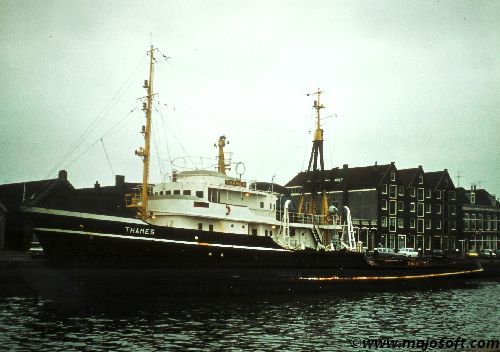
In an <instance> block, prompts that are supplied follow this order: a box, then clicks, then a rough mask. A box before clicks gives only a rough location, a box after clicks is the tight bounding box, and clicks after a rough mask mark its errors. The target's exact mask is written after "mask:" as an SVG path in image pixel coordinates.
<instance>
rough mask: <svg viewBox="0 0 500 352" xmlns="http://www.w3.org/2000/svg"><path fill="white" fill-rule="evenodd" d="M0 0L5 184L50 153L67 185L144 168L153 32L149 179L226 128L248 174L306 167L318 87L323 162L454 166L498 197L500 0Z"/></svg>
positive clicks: (284, 175)
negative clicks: (141, 154) (139, 151)
mask: <svg viewBox="0 0 500 352" xmlns="http://www.w3.org/2000/svg"><path fill="white" fill-rule="evenodd" d="M0 13H1V21H0V63H1V70H0V96H1V102H2V103H1V104H0V116H1V118H0V137H1V138H0V145H1V151H2V153H1V154H0V183H6V182H8V183H10V182H21V181H28V180H37V179H43V178H49V177H54V176H55V175H57V171H58V170H59V169H66V170H67V171H68V173H69V179H70V181H71V182H72V183H73V184H74V185H75V186H77V187H84V186H85V187H88V186H91V185H92V184H93V183H94V182H95V181H96V180H99V182H100V183H101V184H104V185H109V184H113V183H114V174H123V175H125V176H126V180H129V181H140V178H141V172H142V169H141V167H142V166H141V161H140V159H139V158H138V157H137V156H135V155H134V150H135V149H136V148H137V147H139V146H140V145H141V144H142V136H141V135H140V133H139V131H140V126H141V125H142V124H143V121H144V117H143V114H142V112H141V111H140V107H141V101H140V100H138V98H141V97H143V96H144V95H145V92H144V89H143V88H141V86H142V83H143V80H144V79H146V78H147V59H148V58H147V55H146V51H147V50H148V48H149V45H150V43H151V42H152V43H153V44H154V46H155V47H157V48H158V49H159V50H160V52H159V53H157V64H156V74H155V91H156V92H157V93H158V95H157V101H158V102H157V104H156V109H155V110H157V111H158V113H157V111H155V115H156V116H155V120H154V121H155V125H154V126H155V127H154V131H155V132H154V134H155V137H156V138H155V142H154V143H153V154H154V155H153V156H152V176H151V182H153V183H155V182H159V181H161V179H162V177H164V175H165V174H168V173H169V172H170V170H171V160H173V159H175V158H178V157H183V156H186V155H190V156H196V157H214V156H215V154H216V149H215V148H214V146H213V144H214V143H215V142H216V141H217V139H218V137H219V136H220V135H222V134H224V135H226V136H227V138H228V140H229V141H230V144H229V146H228V147H229V148H228V151H231V152H233V153H234V154H233V161H242V162H244V163H245V166H246V171H245V174H244V175H243V178H246V179H249V180H253V179H258V180H260V181H271V179H272V178H273V175H275V182H278V183H281V184H284V183H286V182H287V181H288V180H290V179H291V178H292V177H293V176H294V175H295V174H296V173H297V172H299V171H301V170H303V169H305V168H307V161H308V157H309V153H310V149H311V140H312V138H313V136H312V133H311V130H313V129H314V119H313V117H314V111H313V109H312V103H313V100H312V98H311V97H310V96H309V97H308V96H307V95H306V94H307V93H311V92H313V91H315V90H316V89H317V88H321V89H322V90H323V91H324V94H323V95H322V97H321V98H322V103H323V104H324V105H325V109H323V110H322V114H323V116H324V117H327V118H325V119H324V120H323V126H324V130H325V159H326V160H325V161H326V167H327V168H332V167H335V166H341V165H342V164H344V163H347V164H349V165H350V166H367V165H372V164H374V163H375V161H377V162H378V163H379V164H380V163H388V162H391V161H394V162H396V166H397V167H398V168H400V169H401V168H409V167H416V166H418V165H422V166H423V168H424V170H425V171H437V170H443V169H445V168H447V169H448V170H449V172H450V174H451V175H452V178H453V181H454V183H455V185H456V186H457V183H458V182H457V181H458V179H457V177H456V175H457V173H458V172H460V174H461V175H462V177H461V178H460V186H465V187H470V185H471V184H472V183H476V184H477V185H478V186H480V187H482V188H486V189H488V190H489V191H490V192H491V193H494V194H497V195H500V175H499V171H498V170H499V165H500V148H499V138H500V45H499V43H500V20H499V18H500V1H477V0H474V1H442V0H439V1H368V0H367V1H359V2H358V1H331V0H328V1H311V0H308V1H293V0H289V1H269V0H266V1H255V0H252V1H234V0H232V1H185V0H183V1H164V0H162V1H67V0H65V1H19V0H15V1H9V0H1V1H0ZM163 55H164V56H166V57H168V58H169V59H166V58H165V57H164V56H163ZM132 110H133V112H132V113H130V111H132ZM85 132H88V133H85ZM84 136H85V138H83V139H82V138H81V137H84ZM160 137H161V138H160ZM101 139H102V140H101ZM74 146H75V147H76V149H75V150H74V151H73V152H71V153H69V152H70V151H71V150H72V148H73V147H74ZM106 153H107V155H108V157H109V162H108V160H107V157H106ZM65 156H67V157H65ZM187 160H188V163H189V159H187ZM196 160H199V158H198V159H196ZM191 161H194V158H193V157H192V158H191ZM175 163H176V165H177V166H181V165H179V164H180V163H181V162H180V161H179V160H177V161H176V162H175ZM188 166H189V165H188Z"/></svg>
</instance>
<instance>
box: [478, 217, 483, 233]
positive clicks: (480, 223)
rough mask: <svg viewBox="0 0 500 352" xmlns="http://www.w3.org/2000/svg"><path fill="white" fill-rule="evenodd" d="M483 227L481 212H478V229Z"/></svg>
mask: <svg viewBox="0 0 500 352" xmlns="http://www.w3.org/2000/svg"><path fill="white" fill-rule="evenodd" d="M482 229H483V214H479V230H482Z"/></svg>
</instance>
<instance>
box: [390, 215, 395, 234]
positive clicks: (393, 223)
mask: <svg viewBox="0 0 500 352" xmlns="http://www.w3.org/2000/svg"><path fill="white" fill-rule="evenodd" d="M389 232H396V218H389Z"/></svg>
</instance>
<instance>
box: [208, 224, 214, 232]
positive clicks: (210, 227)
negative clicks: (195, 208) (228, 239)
mask: <svg viewBox="0 0 500 352" xmlns="http://www.w3.org/2000/svg"><path fill="white" fill-rule="evenodd" d="M208 231H210V232H214V225H212V224H210V225H208Z"/></svg>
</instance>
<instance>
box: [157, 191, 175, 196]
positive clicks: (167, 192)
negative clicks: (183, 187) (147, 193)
mask: <svg viewBox="0 0 500 352" xmlns="http://www.w3.org/2000/svg"><path fill="white" fill-rule="evenodd" d="M160 194H163V193H162V192H160ZM165 194H166V195H167V196H169V195H171V194H172V191H165Z"/></svg>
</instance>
